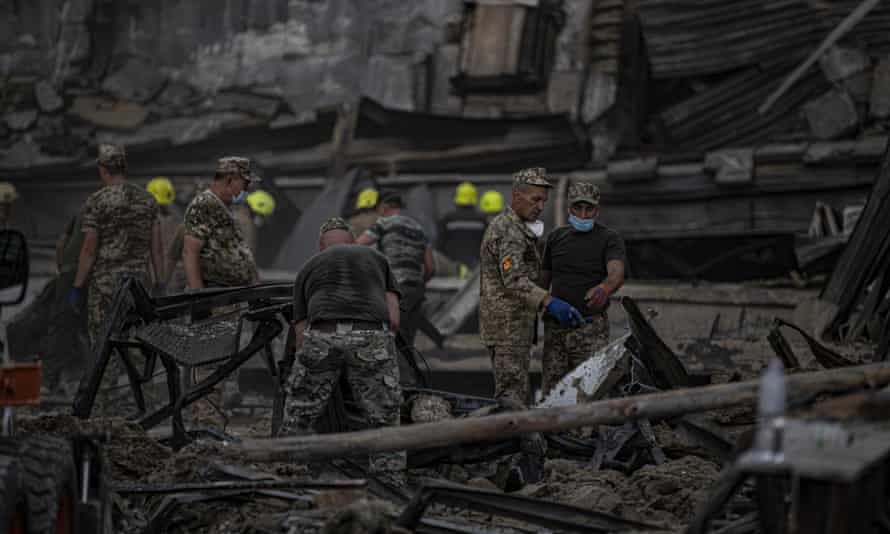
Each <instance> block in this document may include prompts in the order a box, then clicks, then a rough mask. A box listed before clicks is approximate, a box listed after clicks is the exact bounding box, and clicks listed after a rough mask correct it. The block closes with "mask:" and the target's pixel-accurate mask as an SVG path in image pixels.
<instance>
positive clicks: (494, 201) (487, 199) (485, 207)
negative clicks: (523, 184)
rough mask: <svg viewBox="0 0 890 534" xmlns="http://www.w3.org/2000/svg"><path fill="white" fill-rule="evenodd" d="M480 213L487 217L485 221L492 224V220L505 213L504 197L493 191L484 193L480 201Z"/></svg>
mask: <svg viewBox="0 0 890 534" xmlns="http://www.w3.org/2000/svg"><path fill="white" fill-rule="evenodd" d="M479 211H481V212H482V213H483V215H485V219H486V220H487V221H488V222H489V223H490V222H491V221H492V219H494V218H495V217H497V216H498V215H500V213H501V212H502V211H504V195H502V194H500V193H499V192H497V191H495V190H493V189H490V190H488V191H486V192H484V193H482V197H481V198H480V199H479Z"/></svg>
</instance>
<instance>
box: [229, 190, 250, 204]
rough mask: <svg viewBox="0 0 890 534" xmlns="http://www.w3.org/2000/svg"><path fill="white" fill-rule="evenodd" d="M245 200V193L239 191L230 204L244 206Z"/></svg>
mask: <svg viewBox="0 0 890 534" xmlns="http://www.w3.org/2000/svg"><path fill="white" fill-rule="evenodd" d="M245 200H247V191H241V192H240V193H238V194H237V195H235V198H233V199H232V204H244V201H245Z"/></svg>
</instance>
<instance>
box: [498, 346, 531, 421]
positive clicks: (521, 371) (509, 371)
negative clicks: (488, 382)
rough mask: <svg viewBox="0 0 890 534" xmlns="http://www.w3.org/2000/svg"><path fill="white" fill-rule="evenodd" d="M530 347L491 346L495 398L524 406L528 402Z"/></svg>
mask: <svg viewBox="0 0 890 534" xmlns="http://www.w3.org/2000/svg"><path fill="white" fill-rule="evenodd" d="M530 352H531V347H530V346H528V345H491V346H489V347H488V355H489V356H490V357H491V367H492V370H494V398H496V399H498V400H511V401H514V402H518V403H520V404H522V405H523V406H525V405H526V403H527V402H528V366H529V359H530V355H529V353H530Z"/></svg>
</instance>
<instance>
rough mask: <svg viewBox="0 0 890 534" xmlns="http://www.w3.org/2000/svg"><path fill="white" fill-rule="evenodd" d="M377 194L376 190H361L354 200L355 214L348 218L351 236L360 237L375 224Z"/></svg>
mask: <svg viewBox="0 0 890 534" xmlns="http://www.w3.org/2000/svg"><path fill="white" fill-rule="evenodd" d="M378 198H379V194H378V193H377V190H376V189H372V188H370V187H369V188H367V189H362V190H361V191H360V192H359V194H358V197H356V199H355V209H356V211H355V213H354V214H353V215H352V217H350V218H349V221H348V222H349V226H351V227H352V235H354V236H355V237H356V238H358V237H359V236H361V235H362V234H364V233H365V231H367V230H368V228H370V227H371V226H373V225H374V223H375V222H377V218H378V217H379V215H378V214H377V200H378Z"/></svg>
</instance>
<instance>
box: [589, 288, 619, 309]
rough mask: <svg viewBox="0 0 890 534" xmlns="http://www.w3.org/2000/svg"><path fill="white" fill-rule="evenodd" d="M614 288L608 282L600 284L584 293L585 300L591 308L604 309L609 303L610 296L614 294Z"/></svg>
mask: <svg viewBox="0 0 890 534" xmlns="http://www.w3.org/2000/svg"><path fill="white" fill-rule="evenodd" d="M612 292H613V291H612V288H611V287H609V286H608V285H606V284H600V285H598V286H596V287H592V288H590V289H589V290H587V294H586V295H584V302H585V303H586V304H587V307H588V308H590V309H591V310H597V311H599V310H602V309H604V308H605V307H606V305H607V304H608V303H609V297H611V296H612Z"/></svg>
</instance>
